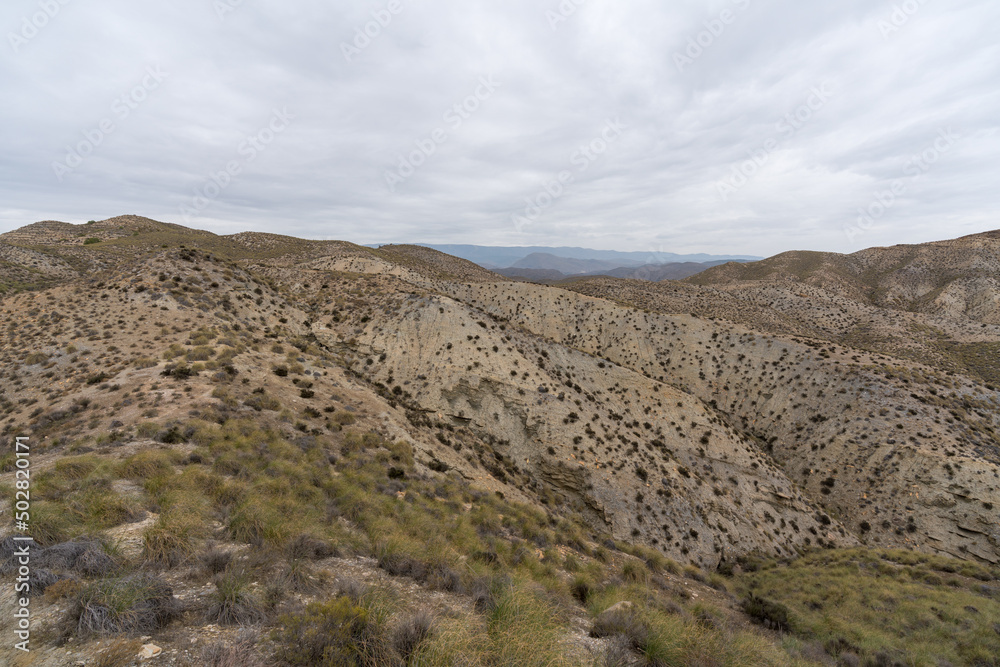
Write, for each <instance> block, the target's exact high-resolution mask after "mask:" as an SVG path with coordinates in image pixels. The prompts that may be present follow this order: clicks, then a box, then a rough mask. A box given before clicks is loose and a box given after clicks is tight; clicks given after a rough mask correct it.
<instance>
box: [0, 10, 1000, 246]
mask: <svg viewBox="0 0 1000 667" xmlns="http://www.w3.org/2000/svg"><path fill="white" fill-rule="evenodd" d="M998 25H1000V3H997V2H996V0H950V1H948V2H945V1H944V0H906V1H905V2H895V3H893V2H889V1H885V0H836V1H834V0H818V1H814V2H801V1H800V2H793V1H792V0H773V1H771V2H768V1H766V0H717V1H714V0H713V1H708V0H684V1H680V2H673V3H662V2H653V1H652V0H563V1H562V2H561V3H560V1H559V0H504V1H503V2H496V1H493V2H482V1H479V0H462V1H459V0H436V1H434V2H429V1H427V0H423V1H418V0H393V1H392V2H390V1H389V0H373V1H370V2H369V1H361V0H348V1H346V2H332V1H327V2H321V1H319V0H301V1H298V2H278V1H276V0H256V1H254V0H174V1H173V2H169V3H145V2H135V1H134V0H133V1H131V2H127V1H126V0H91V1H90V2H84V1H83V0H6V2H4V4H3V8H2V9H0V28H2V30H3V34H4V43H3V44H2V45H0V47H2V52H3V56H2V58H0V91H2V94H3V103H2V105H0V140H2V141H0V146H2V148H3V150H2V152H0V176H2V179H0V231H7V230H9V229H13V228H16V227H19V226H21V225H24V224H27V223H30V222H34V221H37V220H45V219H55V220H64V221H67V222H76V223H79V222H85V221H87V220H89V219H102V218H106V217H110V216H114V215H119V214H123V213H135V214H140V215H145V216H148V217H151V218H155V219H158V220H163V221H166V222H176V223H180V224H185V225H188V226H192V227H198V228H203V229H208V230H211V231H213V232H216V233H220V234H228V233H233V232H237V231H241V230H244V229H253V230H258V231H268V232H277V233H284V234H292V235H296V236H303V237H309V238H337V239H345V240H350V241H354V242H358V243H374V242H406V241H412V242H429V243H473V244H480V245H578V246H586V247H594V248H602V249H617V250H660V251H669V252H683V253H686V252H710V253H714V254H721V253H738V254H758V255H771V254H774V253H777V252H781V251H784V250H790V249H816V250H834V251H840V252H850V251H854V250H858V249H860V248H863V247H868V246H873V245H889V244H894V243H909V242H921V241H928V240H935V239H942V238H950V237H954V236H959V235H963V234H971V233H976V232H980V231H986V230H989V229H997V228H1000V220H998V218H997V210H998V206H997V204H998V200H1000V187H998V183H1000V164H998V161H997V157H998V155H1000V136H998V132H997V128H998V124H1000V39H998V37H997V26H998ZM366 30H367V33H368V35H365V31H366ZM456 105H457V107H456ZM862 212H865V214H864V215H862Z"/></svg>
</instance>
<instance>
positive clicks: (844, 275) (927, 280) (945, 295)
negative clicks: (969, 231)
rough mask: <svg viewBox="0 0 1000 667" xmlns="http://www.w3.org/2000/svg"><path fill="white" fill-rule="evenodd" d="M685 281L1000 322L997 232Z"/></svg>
mask: <svg viewBox="0 0 1000 667" xmlns="http://www.w3.org/2000/svg"><path fill="white" fill-rule="evenodd" d="M688 282H690V283H692V284H696V285H702V286H714V287H723V288H725V289H734V288H736V287H738V286H749V285H760V284H781V285H783V286H784V287H785V288H786V289H789V290H791V289H794V287H793V286H794V285H795V284H802V283H804V284H807V285H813V286H815V287H819V288H822V289H823V290H825V291H826V292H829V293H832V294H836V295H838V296H843V297H847V298H850V299H852V300H855V301H859V302H863V303H867V304H870V305H874V306H879V307H882V308H890V309H893V310H904V311H911V312H919V313H924V314H928V315H941V316H945V317H949V318H968V319H971V320H974V321H977V322H983V323H987V324H1000V232H987V233H985V234H976V235H973V236H966V237H963V238H960V239H955V240H953V241H939V242H936V243H924V244H920V245H899V246H893V247H890V248H870V249H867V250H862V251H860V252H856V253H854V254H851V255H838V254H835V253H817V252H788V253H783V254H781V255H777V256H775V257H772V258H770V259H766V260H763V261H761V262H753V263H750V264H735V263H729V264H725V265H722V266H719V267H716V268H713V269H710V270H708V271H705V272H703V273H700V274H698V275H697V276H694V277H691V278H688Z"/></svg>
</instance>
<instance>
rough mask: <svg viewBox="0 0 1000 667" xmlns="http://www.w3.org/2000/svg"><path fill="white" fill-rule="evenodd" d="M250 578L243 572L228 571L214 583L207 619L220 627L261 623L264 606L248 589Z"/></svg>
mask: <svg viewBox="0 0 1000 667" xmlns="http://www.w3.org/2000/svg"><path fill="white" fill-rule="evenodd" d="M249 584H250V578H249V576H248V575H247V574H246V573H245V572H243V571H236V570H229V571H227V572H225V573H224V574H223V575H222V576H220V577H219V578H218V579H217V580H216V582H215V591H214V592H213V593H212V596H211V598H210V599H211V606H210V607H209V610H208V618H209V620H210V621H211V622H212V623H220V624H222V625H243V626H245V625H251V624H254V623H260V622H262V621H263V620H264V619H265V617H266V614H265V612H264V606H263V604H261V602H260V600H259V599H258V598H257V596H256V595H254V594H253V593H252V592H251V591H250V588H249Z"/></svg>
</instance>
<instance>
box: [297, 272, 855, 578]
mask: <svg viewBox="0 0 1000 667" xmlns="http://www.w3.org/2000/svg"><path fill="white" fill-rule="evenodd" d="M506 288H507V285H506V284H503V285H495V284H483V285H482V286H481V288H479V289H481V290H483V291H484V293H491V294H492V293H493V292H494V291H497V290H499V291H500V292H501V293H504V291H503V290H505V289H506ZM530 289H532V288H531V287H530V286H529V290H530ZM538 289H542V288H538ZM525 295H526V294H525ZM562 299H563V301H564V302H566V303H567V304H569V303H573V302H576V301H580V300H581V299H580V298H579V297H575V296H572V295H569V296H563V297H562ZM529 302H530V301H524V302H522V305H523V304H524V303H529ZM328 335H329V334H327V333H325V332H317V337H318V338H320V340H323V339H324V337H325V336H328ZM357 340H358V342H359V343H360V344H361V345H363V346H364V349H366V350H370V355H371V356H370V357H369V358H373V359H380V361H375V362H373V363H372V364H371V365H368V364H366V363H364V362H362V361H361V359H359V360H358V362H357V364H356V366H355V367H356V368H358V369H364V370H362V372H364V373H366V374H368V375H369V376H370V377H371V378H372V379H373V380H374V381H377V382H380V383H383V384H384V385H385V386H387V387H394V386H398V387H400V388H401V391H405V392H406V393H407V394H409V395H410V398H409V400H410V401H411V402H412V403H413V405H415V406H418V407H419V408H420V409H421V410H424V411H428V412H430V413H432V415H433V417H434V418H435V419H450V420H452V422H453V423H455V424H460V425H463V426H468V427H469V428H471V429H472V430H473V431H474V432H476V433H479V434H482V435H483V436H484V437H485V438H486V439H487V440H488V441H489V442H491V443H493V448H494V451H493V453H492V454H489V455H487V459H486V460H485V461H483V460H482V459H481V458H480V459H476V458H474V457H473V456H472V455H471V454H470V455H469V458H470V462H472V463H473V464H476V463H479V464H480V465H483V466H484V467H485V468H486V469H487V470H489V471H490V472H491V473H492V474H493V475H494V476H497V477H500V478H501V479H503V480H504V481H508V480H507V479H506V478H510V480H518V481H520V480H523V483H526V484H528V485H529V487H531V488H532V489H533V490H535V491H537V492H538V493H541V494H543V495H544V494H546V493H550V494H553V495H554V496H555V502H556V503H557V504H558V505H560V506H568V507H571V508H572V509H573V510H574V511H577V512H580V513H582V514H585V515H587V516H588V517H590V518H591V519H592V520H593V521H597V522H601V523H604V524H606V525H607V526H608V527H610V529H611V531H612V533H613V535H614V536H615V537H616V538H619V539H623V540H641V541H643V542H646V543H647V544H650V545H653V546H657V547H659V548H661V549H662V550H664V551H665V552H666V553H668V554H671V555H674V556H676V557H678V558H682V559H684V558H689V559H692V560H696V561H698V562H701V563H704V564H706V565H714V564H716V563H717V562H718V560H719V558H720V557H721V556H722V554H724V553H734V552H736V553H744V552H747V551H753V550H759V551H762V552H766V553H773V554H777V555H782V554H785V555H787V554H790V553H792V552H794V550H795V549H796V548H797V547H803V546H806V545H809V544H827V543H829V544H851V543H854V541H855V538H854V537H853V536H852V535H850V534H849V533H847V532H846V531H845V530H843V528H842V527H840V526H839V524H836V523H835V522H831V521H830V519H829V518H828V517H827V516H826V514H825V513H824V512H822V511H818V510H817V509H816V507H815V506H813V505H812V504H811V503H810V502H809V501H808V500H807V499H806V498H805V497H804V496H803V495H802V494H801V493H800V492H798V491H797V490H796V489H795V486H794V484H792V483H791V482H790V481H789V480H788V478H787V477H786V475H785V474H784V472H782V471H781V470H780V469H779V468H778V467H776V466H775V465H774V463H773V462H772V461H771V459H770V458H769V457H768V456H766V455H764V454H763V453H762V452H761V451H760V449H759V447H758V446H757V443H756V442H755V441H754V440H752V439H751V438H748V437H747V436H746V435H744V434H741V433H739V432H738V431H737V430H735V429H734V428H733V427H732V426H730V425H728V424H726V423H724V422H723V420H722V419H720V418H719V416H718V415H717V414H716V413H715V412H714V411H713V410H712V409H710V408H709V407H707V406H706V405H704V404H703V403H702V402H701V401H699V400H698V399H696V398H694V397H692V396H691V395H690V394H687V393H685V392H683V391H681V390H679V389H677V388H676V387H673V386H670V385H668V384H664V383H662V382H660V381H659V380H654V379H651V378H649V377H647V376H645V375H643V374H641V373H639V372H637V371H636V370H633V369H631V368H628V367H626V366H624V365H618V364H609V363H607V362H605V361H602V360H600V359H598V358H597V357H595V356H593V355H590V354H587V353H585V352H581V351H578V350H575V349H572V348H570V347H566V346H564V345H560V344H557V343H553V342H550V341H548V340H545V339H544V338H540V337H538V336H535V335H532V334H530V333H528V332H526V331H523V330H518V329H516V328H515V327H514V326H510V325H507V324H504V323H503V321H496V320H494V319H492V318H488V317H484V316H483V315H482V314H481V313H479V312H477V311H475V310H473V309H472V308H470V307H469V306H467V305H465V304H463V303H460V302H457V301H455V300H453V299H450V298H444V297H425V298H421V299H411V300H409V301H408V302H407V304H406V307H405V309H401V311H400V312H399V313H398V314H397V316H396V317H393V318H390V319H388V320H381V321H379V322H378V323H377V324H376V323H372V324H371V325H370V326H369V327H367V328H366V329H365V331H364V332H363V333H362V334H361V335H359V336H357ZM383 355H384V358H383ZM490 457H492V460H490ZM515 483H517V482H515Z"/></svg>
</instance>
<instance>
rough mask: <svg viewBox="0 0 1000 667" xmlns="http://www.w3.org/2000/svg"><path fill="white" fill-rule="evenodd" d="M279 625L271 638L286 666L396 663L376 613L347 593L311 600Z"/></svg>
mask: <svg viewBox="0 0 1000 667" xmlns="http://www.w3.org/2000/svg"><path fill="white" fill-rule="evenodd" d="M278 625H279V627H280V629H279V630H275V631H274V632H273V633H272V639H273V640H274V641H275V642H276V643H277V644H278V656H279V657H280V658H281V659H282V660H283V661H285V662H286V663H287V664H289V665H310V666H316V667H340V666H341V665H362V666H365V667H381V666H383V665H393V664H398V662H399V658H398V657H397V656H396V654H395V651H394V650H393V648H392V645H391V643H390V641H389V637H388V634H387V632H386V628H384V627H382V626H380V624H379V622H378V617H377V615H375V614H372V613H371V611H370V610H369V609H366V608H365V607H364V606H362V605H359V604H355V603H354V602H352V601H351V599H350V598H348V597H347V596H342V597H339V598H337V599H335V600H331V601H329V602H313V603H311V604H309V605H308V606H306V608H305V610H304V611H303V612H302V613H299V614H286V615H283V616H281V617H280V618H279V619H278Z"/></svg>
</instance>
